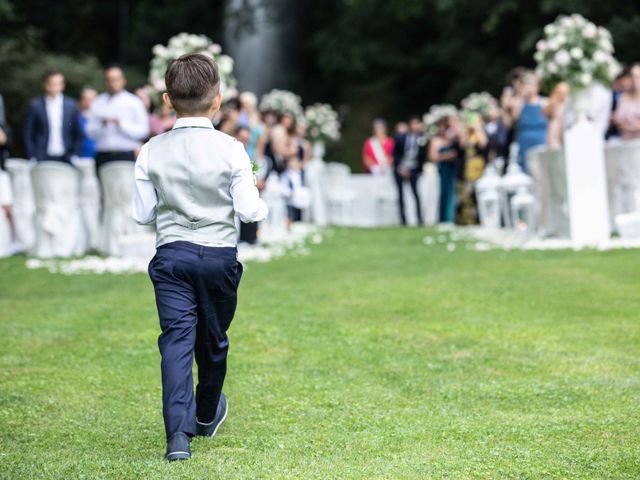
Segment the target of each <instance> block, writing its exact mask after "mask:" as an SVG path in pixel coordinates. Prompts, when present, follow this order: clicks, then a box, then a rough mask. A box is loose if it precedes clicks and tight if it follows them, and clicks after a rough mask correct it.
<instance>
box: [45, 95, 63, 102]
mask: <svg viewBox="0 0 640 480" xmlns="http://www.w3.org/2000/svg"><path fill="white" fill-rule="evenodd" d="M44 99H45V101H46V102H50V103H59V102H61V101H62V94H61V93H59V94H58V95H56V96H55V97H50V96H49V95H45V96H44Z"/></svg>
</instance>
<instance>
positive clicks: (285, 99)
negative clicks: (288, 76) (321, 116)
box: [260, 88, 304, 119]
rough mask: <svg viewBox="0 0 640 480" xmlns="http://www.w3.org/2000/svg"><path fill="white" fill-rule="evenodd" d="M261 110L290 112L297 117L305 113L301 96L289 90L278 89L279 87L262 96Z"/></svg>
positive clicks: (278, 112) (280, 112)
mask: <svg viewBox="0 0 640 480" xmlns="http://www.w3.org/2000/svg"><path fill="white" fill-rule="evenodd" d="M260 111H262V112H274V113H276V114H283V113H290V114H292V115H293V116H294V117H295V118H296V119H300V118H302V117H303V115H304V114H303V111H302V100H301V99H300V97H299V96H298V95H296V94H295V93H293V92H290V91H288V90H278V89H277V88H274V89H273V90H271V91H270V92H269V93H265V94H264V95H263V96H262V99H261V100H260Z"/></svg>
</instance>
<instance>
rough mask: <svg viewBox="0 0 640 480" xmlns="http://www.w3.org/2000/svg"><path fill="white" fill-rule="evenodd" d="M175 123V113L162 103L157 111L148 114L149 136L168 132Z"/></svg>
mask: <svg viewBox="0 0 640 480" xmlns="http://www.w3.org/2000/svg"><path fill="white" fill-rule="evenodd" d="M175 123H176V112H174V111H173V110H171V108H170V107H169V106H167V105H166V104H165V103H162V104H161V105H160V107H159V108H158V110H157V111H155V112H152V113H151V114H149V130H150V133H151V136H154V135H160V134H161V133H164V132H168V131H169V130H171V129H172V128H173V126H174V125H175Z"/></svg>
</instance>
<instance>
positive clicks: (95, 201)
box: [74, 158, 100, 250]
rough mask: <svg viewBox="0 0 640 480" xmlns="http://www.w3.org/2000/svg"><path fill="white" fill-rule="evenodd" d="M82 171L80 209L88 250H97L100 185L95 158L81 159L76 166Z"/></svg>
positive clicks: (98, 240)
mask: <svg viewBox="0 0 640 480" xmlns="http://www.w3.org/2000/svg"><path fill="white" fill-rule="evenodd" d="M74 165H75V166H76V167H77V168H78V170H79V171H80V209H81V211H82V221H83V224H84V229H85V233H86V240H87V249H91V250H97V249H98V246H99V242H100V185H99V183H98V176H97V175H96V162H95V160H94V159H93V158H80V159H79V160H78V161H77V162H75V164H74Z"/></svg>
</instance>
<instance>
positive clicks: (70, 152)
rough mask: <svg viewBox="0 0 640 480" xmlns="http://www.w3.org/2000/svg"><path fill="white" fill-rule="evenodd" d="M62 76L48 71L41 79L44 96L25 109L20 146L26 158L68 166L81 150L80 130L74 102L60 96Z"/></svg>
mask: <svg viewBox="0 0 640 480" xmlns="http://www.w3.org/2000/svg"><path fill="white" fill-rule="evenodd" d="M64 87H65V82H64V75H63V74H62V72H61V71H59V70H49V71H47V72H46V73H45V74H44V75H43V77H42V89H43V90H44V95H43V96H41V97H37V98H34V99H33V100H31V103H30V104H29V109H28V110H27V121H26V123H25V127H24V143H25V147H26V150H27V155H28V156H29V158H31V159H34V160H37V161H39V162H40V161H43V160H54V161H59V162H67V163H71V159H72V157H76V156H78V155H79V154H80V151H81V149H82V141H83V135H82V127H81V125H80V113H79V111H78V108H77V106H76V102H75V101H74V100H73V99H71V98H69V97H66V96H64V95H63V92H64Z"/></svg>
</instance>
